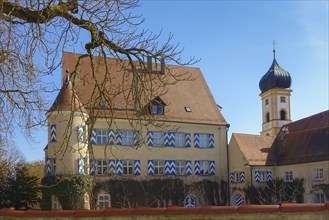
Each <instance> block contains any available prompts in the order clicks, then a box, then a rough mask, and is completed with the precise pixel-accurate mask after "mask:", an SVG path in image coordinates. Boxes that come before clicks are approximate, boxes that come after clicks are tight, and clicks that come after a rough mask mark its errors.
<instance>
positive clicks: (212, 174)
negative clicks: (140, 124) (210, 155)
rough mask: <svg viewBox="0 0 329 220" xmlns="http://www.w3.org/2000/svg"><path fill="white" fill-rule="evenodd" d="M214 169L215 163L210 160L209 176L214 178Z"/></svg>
mask: <svg viewBox="0 0 329 220" xmlns="http://www.w3.org/2000/svg"><path fill="white" fill-rule="evenodd" d="M215 169H216V167H215V161H213V160H211V161H210V173H209V174H210V176H215V173H216V172H215V171H216V170H215Z"/></svg>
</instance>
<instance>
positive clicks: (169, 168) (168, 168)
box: [165, 160, 176, 175]
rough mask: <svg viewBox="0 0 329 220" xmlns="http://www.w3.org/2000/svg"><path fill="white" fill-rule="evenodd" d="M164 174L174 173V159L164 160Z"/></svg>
mask: <svg viewBox="0 0 329 220" xmlns="http://www.w3.org/2000/svg"><path fill="white" fill-rule="evenodd" d="M165 174H166V175H175V174H176V170H175V161H174V160H166V161H165Z"/></svg>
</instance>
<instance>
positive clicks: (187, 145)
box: [185, 133, 192, 147]
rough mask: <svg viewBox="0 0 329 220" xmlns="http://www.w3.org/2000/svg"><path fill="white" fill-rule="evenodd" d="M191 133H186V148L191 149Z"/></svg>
mask: <svg viewBox="0 0 329 220" xmlns="http://www.w3.org/2000/svg"><path fill="white" fill-rule="evenodd" d="M191 145H192V144H191V133H185V146H186V147H191Z"/></svg>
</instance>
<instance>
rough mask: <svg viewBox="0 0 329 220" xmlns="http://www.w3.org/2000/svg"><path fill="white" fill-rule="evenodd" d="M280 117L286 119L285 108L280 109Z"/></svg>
mask: <svg viewBox="0 0 329 220" xmlns="http://www.w3.org/2000/svg"><path fill="white" fill-rule="evenodd" d="M280 119H281V120H286V111H285V110H281V111H280Z"/></svg>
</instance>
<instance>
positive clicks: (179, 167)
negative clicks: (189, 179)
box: [175, 160, 185, 175]
mask: <svg viewBox="0 0 329 220" xmlns="http://www.w3.org/2000/svg"><path fill="white" fill-rule="evenodd" d="M175 170H176V175H185V161H184V160H176V161H175Z"/></svg>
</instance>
